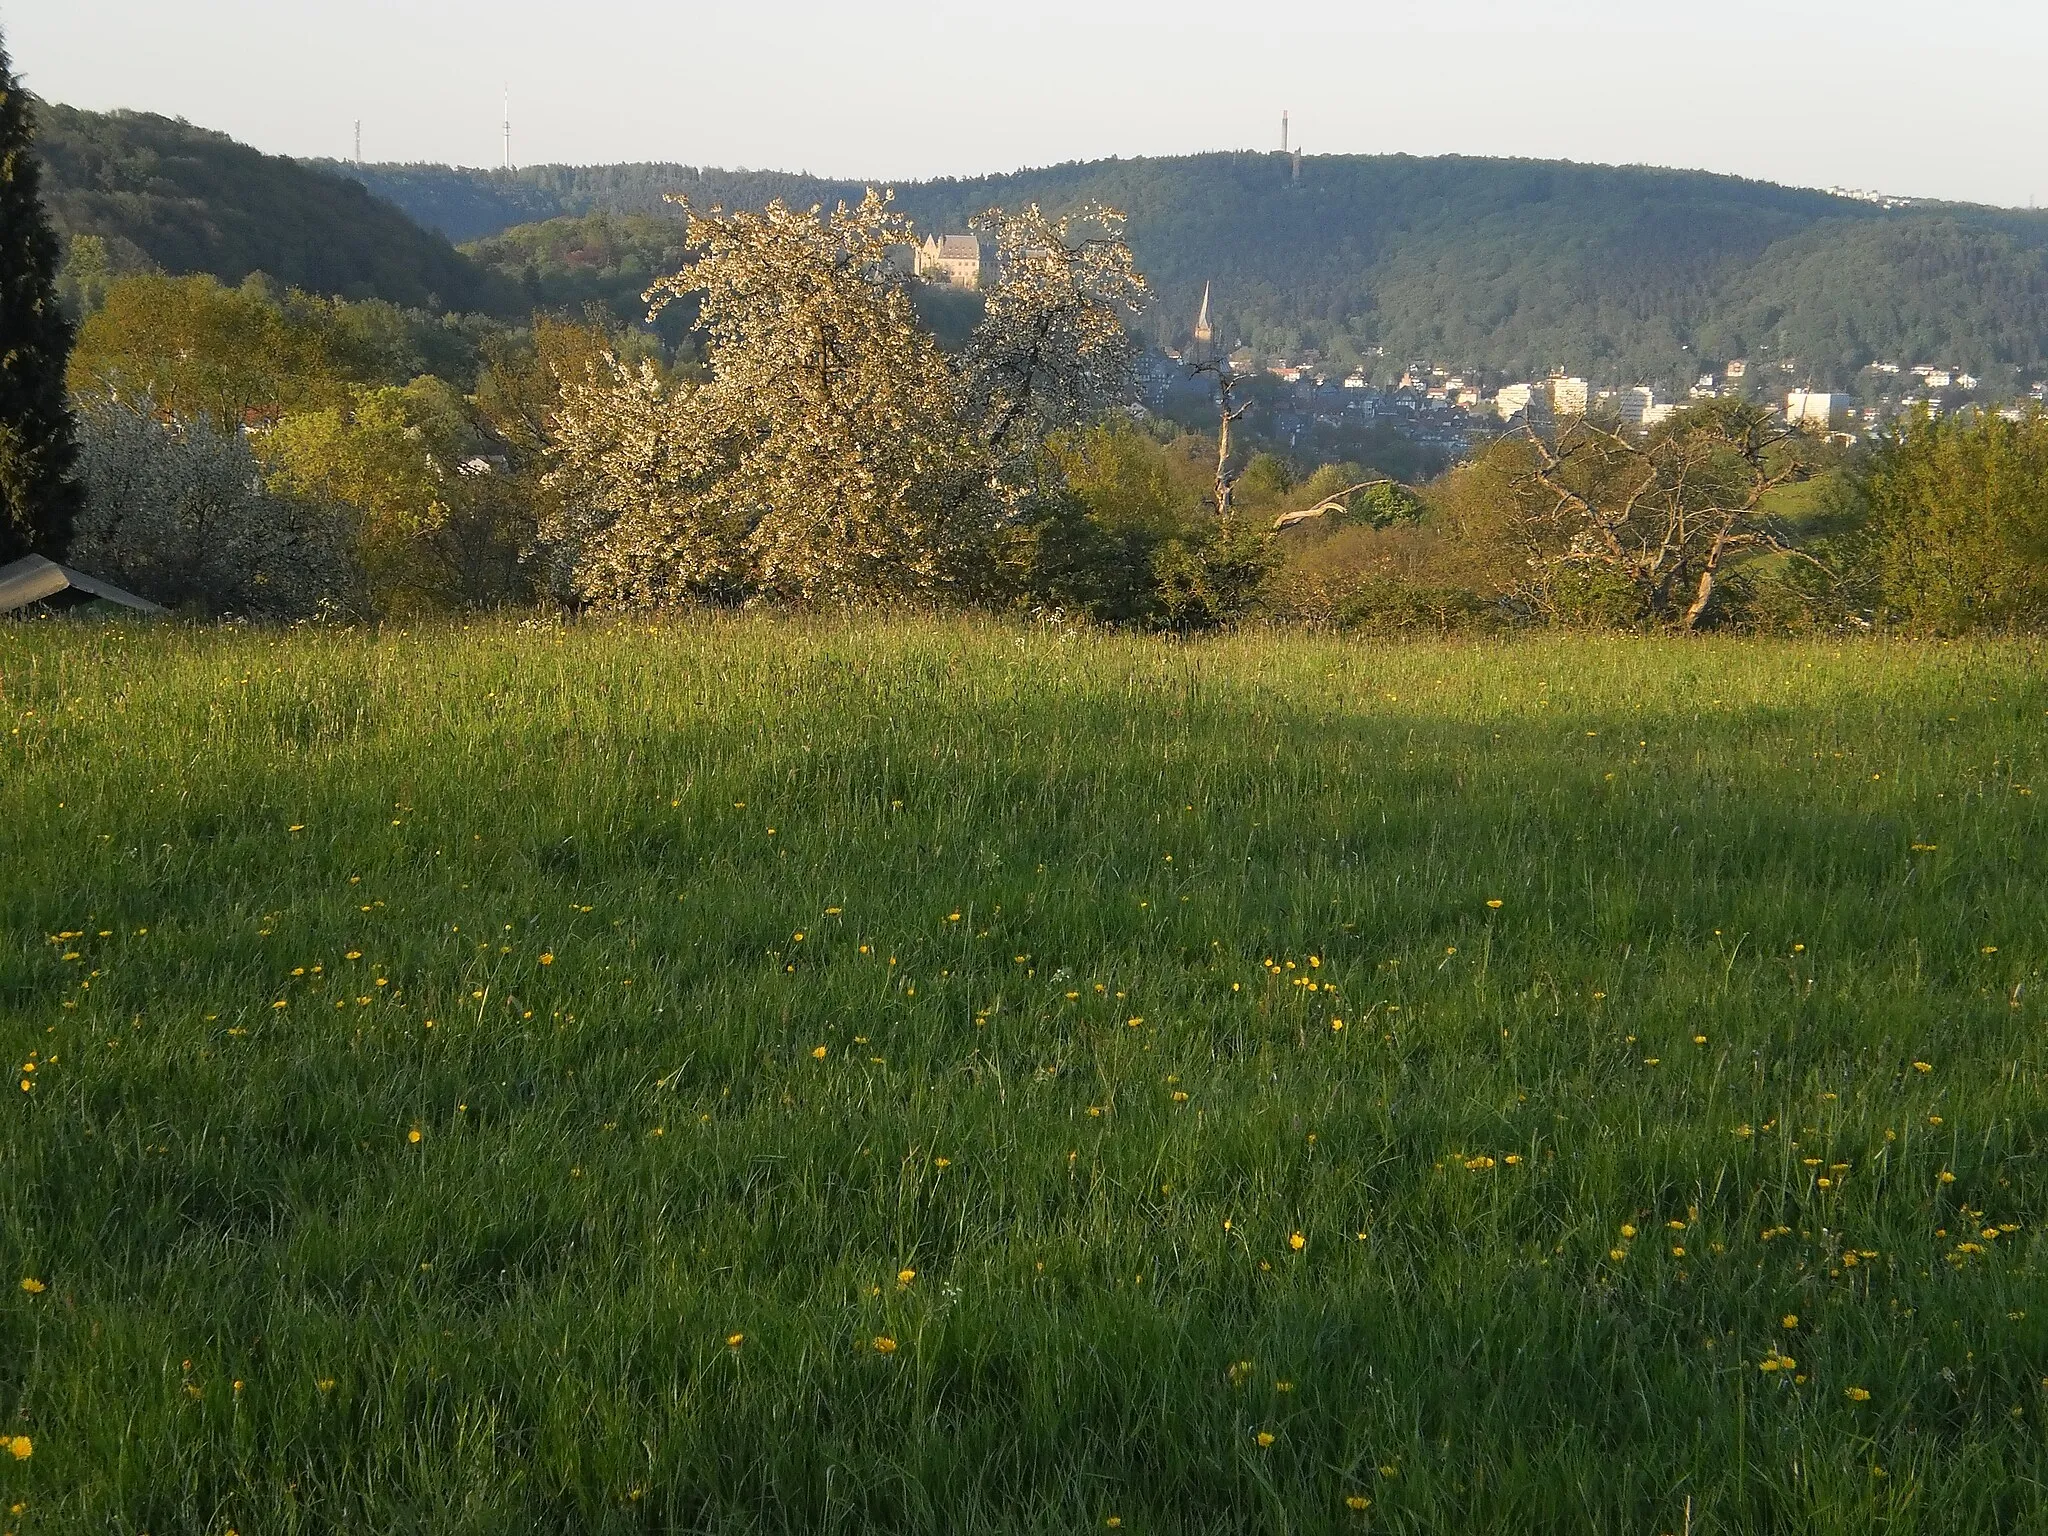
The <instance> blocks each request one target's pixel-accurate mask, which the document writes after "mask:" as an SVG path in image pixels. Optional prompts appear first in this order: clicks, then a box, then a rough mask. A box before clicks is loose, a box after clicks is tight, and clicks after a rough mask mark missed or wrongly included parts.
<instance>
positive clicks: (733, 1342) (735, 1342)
mask: <svg viewBox="0 0 2048 1536" xmlns="http://www.w3.org/2000/svg"><path fill="white" fill-rule="evenodd" d="M746 1342H747V1336H746V1335H745V1334H744V1333H729V1334H727V1335H726V1336H725V1347H726V1348H727V1349H738V1348H739V1347H740V1346H741V1345H742V1344H744V1343H746Z"/></svg>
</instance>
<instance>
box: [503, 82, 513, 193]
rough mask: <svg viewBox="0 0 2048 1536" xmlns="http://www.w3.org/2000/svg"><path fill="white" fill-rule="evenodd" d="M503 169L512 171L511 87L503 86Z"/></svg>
mask: <svg viewBox="0 0 2048 1536" xmlns="http://www.w3.org/2000/svg"><path fill="white" fill-rule="evenodd" d="M505 169H506V170H508V171H509V170H511V169H512V86H511V84H510V83H509V82H508V83H507V84H506V86H505Z"/></svg>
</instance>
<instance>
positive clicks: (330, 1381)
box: [313, 1376, 334, 1392]
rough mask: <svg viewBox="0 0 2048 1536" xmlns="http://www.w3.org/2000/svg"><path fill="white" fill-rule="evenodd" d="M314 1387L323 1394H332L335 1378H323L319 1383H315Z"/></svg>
mask: <svg viewBox="0 0 2048 1536" xmlns="http://www.w3.org/2000/svg"><path fill="white" fill-rule="evenodd" d="M313 1385H314V1386H316V1387H318V1388H319V1389H320V1390H321V1391H322V1392H332V1391H333V1390H334V1378H333V1377H332V1376H322V1377H321V1378H320V1379H319V1380H318V1381H316V1382H314V1383H313Z"/></svg>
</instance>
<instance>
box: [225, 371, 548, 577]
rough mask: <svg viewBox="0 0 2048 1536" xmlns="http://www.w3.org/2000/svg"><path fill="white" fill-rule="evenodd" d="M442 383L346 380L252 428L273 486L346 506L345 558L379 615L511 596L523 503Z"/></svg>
mask: <svg viewBox="0 0 2048 1536" xmlns="http://www.w3.org/2000/svg"><path fill="white" fill-rule="evenodd" d="M490 446H491V444H489V443H488V442H487V441H486V440H485V439H484V438H483V436H482V434H481V433H480V431H479V429H478V427H477V425H476V423H475V420H474V418H473V416H472V415H471V412H470V410H469V407H468V404H467V402H466V401H464V400H463V398H462V397H461V396H460V395H458V394H457V393H456V392H455V391H454V390H453V389H452V388H451V387H450V386H449V385H448V384H447V383H445V382H444V381H442V380H440V379H435V378H431V377H428V378H422V379H417V380H415V381H414V382H413V383H411V384H409V385H407V386H405V387H404V388H402V389H401V388H391V387H385V388H378V389H370V388H360V387H359V388H357V389H354V390H352V391H351V392H350V395H349V398H348V400H347V402H346V403H345V404H342V405H337V406H329V407H325V408H323V409H320V410H316V411H299V412H294V413H292V414H291V415H288V416H286V417H284V418H283V419H282V420H281V421H279V422H278V424H277V425H276V426H275V427H274V428H272V429H271V430H270V431H268V432H266V433H264V434H262V436H261V437H260V438H259V439H258V449H257V451H258V453H259V454H260V456H261V458H262V459H263V462H264V463H265V464H266V465H268V466H269V469H270V485H271V487H272V488H273V489H274V490H277V491H279V492H282V493H287V494H291V495H295V496H299V497H302V498H309V499H316V500H322V501H329V502H334V503H338V504H341V505H343V506H347V507H350V508H352V509H354V512H355V515H356V518H357V534H356V545H357V558H358V559H359V560H360V562H361V564H362V568H363V573H364V580H365V584H366V587H367V590H368V593H369V600H370V603H371V605H372V607H373V608H374V609H375V611H376V612H377V613H378V614H379V615H380V616H384V617H405V616H409V615H413V614H418V613H423V612H430V611H433V610H435V609H439V608H448V607H463V606H476V605H480V604H485V603H490V602H493V601H505V600H509V599H512V598H515V597H518V596H521V595H523V592H524V581H523V578H522V575H521V573H520V569H519V555H520V552H521V549H522V547H523V545H524V544H525V543H526V542H527V541H528V540H529V539H530V537H531V526H530V523H529V522H528V521H526V520H525V518H526V509H525V508H524V507H523V505H522V504H521V503H520V501H519V500H518V498H517V497H516V496H514V495H513V494H512V487H511V485H510V483H509V477H507V476H504V475H503V474H501V473H500V472H499V471H498V469H497V468H496V466H494V465H493V464H492V462H491V459H490V456H488V455H487V454H486V452H485V450H486V449H488V448H489V447H490Z"/></svg>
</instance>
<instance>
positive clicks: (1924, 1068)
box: [1913, 1061, 1934, 1072]
mask: <svg viewBox="0 0 2048 1536" xmlns="http://www.w3.org/2000/svg"><path fill="white" fill-rule="evenodd" d="M1913 1070H1914V1071H1915V1072H1932V1071H1933V1070H1934V1063H1933V1062H1931V1061H1916V1062H1914V1063H1913Z"/></svg>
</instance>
